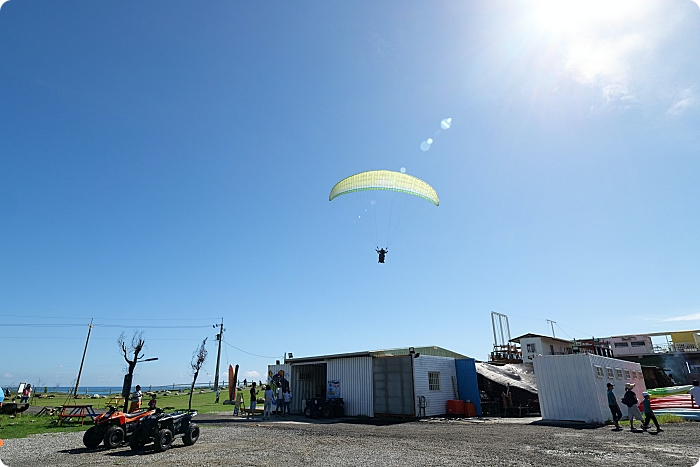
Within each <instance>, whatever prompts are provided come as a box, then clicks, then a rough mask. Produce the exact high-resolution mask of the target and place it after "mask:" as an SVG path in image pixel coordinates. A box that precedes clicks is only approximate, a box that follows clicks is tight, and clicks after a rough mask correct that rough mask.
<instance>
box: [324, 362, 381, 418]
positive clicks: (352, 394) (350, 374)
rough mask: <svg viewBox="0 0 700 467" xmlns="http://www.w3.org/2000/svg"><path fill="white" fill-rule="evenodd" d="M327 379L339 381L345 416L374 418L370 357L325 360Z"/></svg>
mask: <svg viewBox="0 0 700 467" xmlns="http://www.w3.org/2000/svg"><path fill="white" fill-rule="evenodd" d="M326 375H327V379H328V380H329V381H330V380H337V381H340V397H342V398H343V402H345V415H349V416H357V415H364V416H367V417H374V405H373V403H372V402H373V397H372V394H373V389H372V357H352V358H333V359H329V360H326Z"/></svg>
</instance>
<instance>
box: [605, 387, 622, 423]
mask: <svg viewBox="0 0 700 467" xmlns="http://www.w3.org/2000/svg"><path fill="white" fill-rule="evenodd" d="M607 386H608V405H609V406H610V413H611V414H612V418H613V423H614V424H615V429H617V430H619V429H620V423H619V422H620V419H621V418H622V411H621V410H620V405H619V404H618V403H617V398H616V397H615V393H614V392H613V388H615V385H614V384H612V383H608V384H607Z"/></svg>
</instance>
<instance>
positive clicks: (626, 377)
mask: <svg viewBox="0 0 700 467" xmlns="http://www.w3.org/2000/svg"><path fill="white" fill-rule="evenodd" d="M624 372H625V379H632V377H631V376H630V371H629V370H627V369H625V370H624Z"/></svg>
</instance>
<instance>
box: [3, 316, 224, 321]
mask: <svg viewBox="0 0 700 467" xmlns="http://www.w3.org/2000/svg"><path fill="white" fill-rule="evenodd" d="M0 317H2V318H38V319H60V320H66V319H73V320H82V321H89V320H90V319H91V318H70V317H66V316H30V315H0ZM127 319H128V320H129V321H209V320H212V319H218V318H127ZM95 320H97V321H124V318H95Z"/></svg>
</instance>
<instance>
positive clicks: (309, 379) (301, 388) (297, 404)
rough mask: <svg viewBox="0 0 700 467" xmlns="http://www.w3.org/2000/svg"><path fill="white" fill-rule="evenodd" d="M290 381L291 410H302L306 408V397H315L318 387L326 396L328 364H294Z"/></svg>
mask: <svg viewBox="0 0 700 467" xmlns="http://www.w3.org/2000/svg"><path fill="white" fill-rule="evenodd" d="M289 383H290V384H291V385H292V404H291V407H290V410H291V411H292V413H295V412H301V411H302V410H303V409H304V404H305V402H306V399H309V398H311V397H314V396H315V395H316V389H317V388H318V389H320V390H321V391H322V392H321V394H322V395H324V396H325V394H326V392H325V391H326V364H325V363H317V364H309V365H292V369H291V378H290V380H289Z"/></svg>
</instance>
